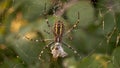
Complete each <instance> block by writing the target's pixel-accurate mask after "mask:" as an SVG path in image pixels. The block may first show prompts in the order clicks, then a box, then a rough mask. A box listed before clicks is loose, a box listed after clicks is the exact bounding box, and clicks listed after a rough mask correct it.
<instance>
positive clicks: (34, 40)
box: [25, 36, 52, 42]
mask: <svg viewBox="0 0 120 68" xmlns="http://www.w3.org/2000/svg"><path fill="white" fill-rule="evenodd" d="M25 38H26V39H28V40H30V41H33V42H46V41H52V39H31V38H29V37H26V36H25Z"/></svg>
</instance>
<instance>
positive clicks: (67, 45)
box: [62, 42, 81, 58]
mask: <svg viewBox="0 0 120 68" xmlns="http://www.w3.org/2000/svg"><path fill="white" fill-rule="evenodd" d="M62 44H63V45H65V46H66V47H68V48H69V49H71V50H72V51H73V52H74V53H75V54H76V55H77V56H79V58H81V56H80V54H79V53H78V52H77V51H76V50H75V49H74V48H72V47H71V46H70V45H69V44H67V43H65V42H62Z"/></svg>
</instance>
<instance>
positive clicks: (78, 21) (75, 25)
mask: <svg viewBox="0 0 120 68" xmlns="http://www.w3.org/2000/svg"><path fill="white" fill-rule="evenodd" d="M79 19H80V14H79V12H78V19H77V22H76V23H75V24H74V25H73V26H72V27H71V28H70V29H69V30H68V31H67V32H66V33H65V34H64V35H67V34H68V33H70V32H71V31H72V30H73V29H74V28H75V27H77V25H78V23H80V20H79ZM64 35H63V36H64Z"/></svg>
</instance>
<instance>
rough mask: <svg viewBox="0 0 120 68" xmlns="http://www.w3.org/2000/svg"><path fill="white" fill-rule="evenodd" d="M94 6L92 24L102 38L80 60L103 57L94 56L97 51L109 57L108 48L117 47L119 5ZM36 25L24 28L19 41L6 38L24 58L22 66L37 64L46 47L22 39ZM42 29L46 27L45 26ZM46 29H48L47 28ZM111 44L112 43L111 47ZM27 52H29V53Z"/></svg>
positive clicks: (100, 67) (108, 3) (109, 3)
mask: <svg viewBox="0 0 120 68" xmlns="http://www.w3.org/2000/svg"><path fill="white" fill-rule="evenodd" d="M96 5H97V7H96V8H95V10H96V13H97V14H96V20H95V23H94V24H95V26H97V27H99V28H98V30H97V32H98V33H100V32H101V33H100V34H102V35H103V38H102V39H100V40H99V43H97V44H96V46H92V48H91V49H90V50H88V52H87V53H86V52H85V53H86V54H85V55H83V56H82V57H83V58H82V59H85V58H88V57H90V56H94V57H95V58H97V57H103V56H101V55H96V54H100V51H98V53H97V52H96V51H97V50H99V49H103V50H105V51H104V52H103V53H104V54H105V55H106V56H109V55H111V52H110V51H113V49H112V50H110V51H109V49H111V48H110V47H111V46H113V48H115V47H117V46H118V45H119V40H120V33H119V27H118V25H117V24H118V22H117V17H116V13H117V12H120V10H119V5H120V4H119V3H117V1H112V0H108V1H104V2H102V1H101V2H100V3H96ZM107 18H109V19H112V20H110V21H109V20H108V19H107ZM53 21H54V20H53ZM111 21H112V22H111ZM109 22H110V23H109ZM44 23H45V22H44ZM53 23H54V22H53ZM53 23H52V24H53ZM108 23H109V24H108ZM38 24H40V23H37V25H38ZM37 25H33V24H31V25H29V26H31V27H32V28H30V27H29V26H28V27H24V28H25V29H26V30H24V31H21V33H18V34H21V35H22V36H20V38H19V39H12V38H13V37H14V35H10V36H8V38H7V39H8V41H9V42H13V43H12V44H13V45H15V46H14V47H13V48H14V50H15V51H16V52H17V53H18V54H19V55H22V56H20V57H25V58H23V59H22V60H25V61H26V62H22V63H21V64H22V65H24V64H25V63H29V62H35V61H37V62H39V61H38V57H37V56H38V54H39V52H40V50H41V49H42V48H43V47H44V45H46V44H45V43H31V42H28V41H25V39H23V37H24V34H25V33H26V32H29V31H31V32H32V30H33V31H34V26H37ZM108 25H109V26H108ZM44 27H46V25H45V26H44ZM44 27H38V28H37V29H41V30H43V29H42V28H44ZM24 28H23V29H24ZM46 28H47V27H46ZM47 29H49V28H47ZM80 30H81V31H84V29H83V30H82V29H80ZM76 31H79V29H78V30H76ZM76 31H73V32H76ZM43 33H44V32H43ZM30 34H31V35H32V33H30ZM32 36H33V38H34V37H36V34H34V33H33V35H32ZM44 36H46V37H45V38H48V37H49V35H47V34H45V35H44ZM40 37H41V35H40ZM15 38H16V37H15ZM35 39H38V38H35ZM12 40H14V41H12ZM113 40H115V41H113ZM21 42H22V43H21ZM112 42H113V45H111V43H112ZM23 43H24V44H23ZM67 43H68V44H69V42H67ZM25 45H26V46H25ZM38 45H42V46H38ZM104 46H105V48H104ZM75 47H77V46H75ZM88 47H89V46H88ZM65 49H66V50H68V48H65ZM76 49H77V48H76ZM27 50H29V52H28V51H27ZM77 50H78V51H80V50H79V49H77ZM48 52H49V51H48ZM83 53H84V51H83ZM69 54H70V53H69ZM23 55H24V56H23ZM31 55H32V56H31ZM45 56H48V55H47V54H45ZM20 57H17V58H20ZM26 58H27V59H26ZM28 58H29V59H28ZM45 59H46V58H45ZM31 60H32V61H31ZM48 60H49V59H48ZM98 60H99V58H98ZM67 61H68V62H67ZM69 61H74V59H70V60H66V61H64V63H68V65H65V66H68V67H70V65H69ZM111 62H112V61H111V60H107V61H105V62H104V63H105V64H109V63H111ZM75 63H76V61H75ZM21 64H15V65H14V68H16V67H18V66H19V65H21ZM46 64H47V65H48V63H47V62H46ZM35 65H36V67H37V66H38V67H39V64H37V63H36V64H35ZM91 65H92V64H88V66H87V68H90V67H91ZM48 66H49V65H48ZM102 67H103V65H102V64H101V65H98V68H102Z"/></svg>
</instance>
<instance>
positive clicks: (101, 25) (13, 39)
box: [0, 0, 120, 68]
mask: <svg viewBox="0 0 120 68" xmlns="http://www.w3.org/2000/svg"><path fill="white" fill-rule="evenodd" d="M45 4H46V10H45ZM119 6H120V1H119V0H91V1H90V0H19V1H18V0H1V1H0V68H120V55H119V52H120V47H119V45H120V8H119ZM45 11H46V13H45ZM54 11H55V12H54ZM78 12H79V13H80V19H79V20H80V23H79V24H78V25H77V27H76V28H75V29H74V30H73V31H72V32H71V33H69V34H68V35H67V36H65V37H63V41H65V42H66V43H68V44H70V45H71V46H72V47H73V48H75V49H76V50H77V51H78V53H79V54H80V55H81V57H82V58H81V59H79V58H78V56H76V55H75V54H74V53H73V52H72V51H71V50H70V49H69V48H67V47H65V46H64V45H63V48H64V50H65V51H66V52H67V53H68V57H66V58H58V60H57V61H53V60H52V55H51V53H50V50H49V49H46V50H45V51H44V54H43V55H42V59H44V60H45V62H41V61H40V60H39V59H38V57H39V54H40V51H41V50H42V48H43V47H44V46H45V45H47V44H48V43H49V42H39V43H37V42H32V41H29V40H27V39H26V38H25V36H27V37H29V38H31V39H53V38H54V36H53V34H51V35H49V34H47V33H46V32H45V30H46V31H50V28H49V27H48V26H47V24H46V21H45V20H46V19H45V17H47V18H48V20H49V22H50V25H51V26H54V23H55V22H57V21H58V20H61V21H63V22H64V24H65V31H67V30H68V29H69V28H71V27H72V26H73V25H74V24H75V22H76V21H77V13H78ZM45 14H46V15H45ZM50 33H52V32H50Z"/></svg>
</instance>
